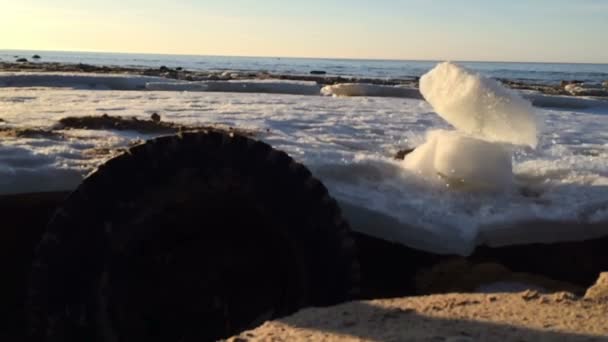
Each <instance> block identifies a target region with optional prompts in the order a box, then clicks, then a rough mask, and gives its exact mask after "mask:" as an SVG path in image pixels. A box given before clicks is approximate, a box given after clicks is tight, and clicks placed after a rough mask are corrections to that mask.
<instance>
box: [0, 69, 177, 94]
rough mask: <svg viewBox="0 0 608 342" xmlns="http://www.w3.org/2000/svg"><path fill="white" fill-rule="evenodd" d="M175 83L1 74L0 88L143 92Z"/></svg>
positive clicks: (62, 74)
mask: <svg viewBox="0 0 608 342" xmlns="http://www.w3.org/2000/svg"><path fill="white" fill-rule="evenodd" d="M161 81H162V82H165V83H167V82H173V81H172V80H167V79H166V78H164V77H155V76H133V75H122V74H94V73H90V74H82V73H69V72H43V73H37V72H18V73H15V72H0V87H59V88H73V89H95V90H143V89H145V88H146V83H149V82H161Z"/></svg>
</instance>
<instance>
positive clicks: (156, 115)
mask: <svg viewBox="0 0 608 342" xmlns="http://www.w3.org/2000/svg"><path fill="white" fill-rule="evenodd" d="M150 119H151V120H152V121H154V122H160V115H158V113H152V115H151V116H150Z"/></svg>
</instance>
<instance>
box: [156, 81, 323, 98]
mask: <svg viewBox="0 0 608 342" xmlns="http://www.w3.org/2000/svg"><path fill="white" fill-rule="evenodd" d="M146 89H148V90H170V91H211V92H231V93H267V94H291V95H319V91H320V90H321V86H320V85H318V84H317V83H315V82H306V81H283V80H279V81H277V80H247V81H240V80H239V81H200V82H180V83H172V82H170V83H167V82H150V83H148V84H147V85H146Z"/></svg>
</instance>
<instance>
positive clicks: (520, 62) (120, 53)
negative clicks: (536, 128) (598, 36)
mask: <svg viewBox="0 0 608 342" xmlns="http://www.w3.org/2000/svg"><path fill="white" fill-rule="evenodd" d="M0 51H28V52H43V51H46V52H68V53H74V52H76V53H100V54H118V55H155V56H188V57H237V58H279V59H280V58H285V59H319V60H324V59H325V60H351V61H385V62H389V61H394V62H442V61H451V62H461V63H514V64H517V63H519V64H591V65H608V61H607V62H565V61H561V62H558V61H522V60H519V61H515V60H510V61H509V60H467V59H450V58H444V59H407V58H391V57H384V58H378V57H319V56H316V57H305V56H274V55H249V56H248V55H238V54H235V55H231V54H193V53H167V52H122V51H101V50H97V51H95V50H53V49H35V50H32V49H13V48H8V49H6V48H0Z"/></svg>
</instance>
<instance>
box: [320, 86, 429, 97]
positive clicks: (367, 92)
mask: <svg viewBox="0 0 608 342" xmlns="http://www.w3.org/2000/svg"><path fill="white" fill-rule="evenodd" d="M321 94H323V95H327V96H378V97H404V98H410V99H420V98H422V97H421V96H420V92H419V91H418V90H417V89H415V88H409V87H403V86H385V85H376V84H364V83H340V84H334V85H329V86H325V87H323V89H321Z"/></svg>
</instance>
